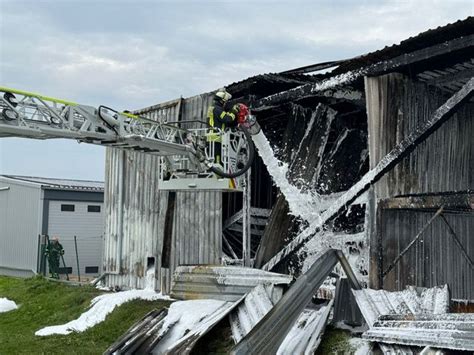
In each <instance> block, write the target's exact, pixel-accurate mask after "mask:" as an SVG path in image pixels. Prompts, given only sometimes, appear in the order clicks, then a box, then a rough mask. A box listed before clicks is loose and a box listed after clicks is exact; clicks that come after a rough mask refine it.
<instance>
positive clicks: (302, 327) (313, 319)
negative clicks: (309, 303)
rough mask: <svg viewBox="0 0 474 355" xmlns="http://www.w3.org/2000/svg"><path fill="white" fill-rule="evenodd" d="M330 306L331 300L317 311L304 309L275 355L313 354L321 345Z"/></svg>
mask: <svg viewBox="0 0 474 355" xmlns="http://www.w3.org/2000/svg"><path fill="white" fill-rule="evenodd" d="M332 305H333V301H332V300H331V301H329V303H328V304H327V305H325V306H322V307H321V308H319V309H310V308H306V309H304V310H303V312H302V313H301V314H300V316H299V317H298V319H297V320H296V323H295V324H294V325H293V327H292V328H291V330H290V332H289V333H288V335H287V336H286V337H285V340H283V343H281V345H280V348H279V349H278V351H277V354H278V355H287V354H304V355H310V354H314V352H315V351H316V349H317V348H318V346H319V343H321V338H322V336H323V332H324V329H325V327H326V324H327V321H328V317H329V313H330V312H331V308H332Z"/></svg>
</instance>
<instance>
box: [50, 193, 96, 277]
mask: <svg viewBox="0 0 474 355" xmlns="http://www.w3.org/2000/svg"><path fill="white" fill-rule="evenodd" d="M103 210H104V206H103V203H97V202H74V201H50V202H49V219H48V234H49V235H50V238H53V237H54V236H58V237H59V239H60V243H61V244H62V245H63V247H64V251H65V255H64V260H65V262H66V265H67V266H68V267H71V268H72V273H73V274H74V275H77V267H76V253H75V250H74V236H76V237H77V249H78V254H79V267H80V272H81V275H85V276H94V275H97V274H99V273H100V265H101V264H102V246H103V235H104V211H103ZM61 266H62V263H61ZM70 271H71V270H70Z"/></svg>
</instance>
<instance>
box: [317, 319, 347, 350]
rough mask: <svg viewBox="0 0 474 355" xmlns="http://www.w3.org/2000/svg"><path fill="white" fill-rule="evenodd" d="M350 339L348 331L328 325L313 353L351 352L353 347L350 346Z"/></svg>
mask: <svg viewBox="0 0 474 355" xmlns="http://www.w3.org/2000/svg"><path fill="white" fill-rule="evenodd" d="M350 339H351V334H350V333H349V332H347V331H344V330H340V329H336V328H334V327H332V326H331V325H328V326H327V327H326V330H325V331H324V334H323V338H322V340H321V344H319V347H318V349H317V350H316V352H315V355H325V354H353V353H354V351H355V349H354V348H353V347H352V346H351V344H350V342H349V340H350Z"/></svg>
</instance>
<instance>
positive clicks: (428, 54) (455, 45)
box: [252, 35, 474, 112]
mask: <svg viewBox="0 0 474 355" xmlns="http://www.w3.org/2000/svg"><path fill="white" fill-rule="evenodd" d="M469 48H474V35H469V36H465V37H460V38H456V39H453V40H451V41H447V42H443V43H440V44H437V45H434V46H431V47H427V48H423V49H419V50H417V51H413V52H411V53H405V54H402V55H399V56H398V57H395V58H392V59H389V60H386V61H382V62H379V63H375V64H372V65H370V66H368V67H364V68H361V69H358V70H355V71H350V72H347V73H343V74H340V75H336V76H334V77H331V78H328V79H326V80H323V81H321V82H319V83H315V84H306V85H302V86H298V87H296V88H293V89H290V90H287V91H283V92H280V93H277V94H274V95H271V96H268V97H264V98H263V99H260V100H259V101H257V103H256V104H255V106H254V107H253V108H252V110H253V111H255V112H257V111H262V110H266V109H268V108H270V107H272V106H275V105H278V104H281V103H282V102H286V101H291V100H296V99H301V98H304V97H308V96H314V95H315V94H316V93H317V92H320V91H324V90H328V89H332V88H335V87H337V86H339V85H343V84H349V83H351V82H354V81H356V80H357V79H359V78H361V77H363V76H377V75H382V74H385V73H388V72H391V71H394V70H396V69H398V68H401V67H404V66H407V65H410V64H414V63H417V62H421V61H424V60H428V59H433V58H435V57H439V56H441V55H445V54H449V53H451V52H454V51H458V50H461V49H469Z"/></svg>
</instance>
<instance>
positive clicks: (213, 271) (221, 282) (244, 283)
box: [171, 265, 293, 301]
mask: <svg viewBox="0 0 474 355" xmlns="http://www.w3.org/2000/svg"><path fill="white" fill-rule="evenodd" d="M292 280H293V277H291V276H288V275H282V274H277V273H273V272H266V271H262V270H259V269H252V268H244V267H236V266H204V265H202V266H180V267H177V268H176V271H175V273H174V274H173V281H172V286H171V295H172V297H174V298H178V299H218V300H226V301H236V300H237V299H239V298H241V297H242V296H243V295H245V294H246V293H247V292H250V291H251V290H252V289H253V288H254V287H255V286H257V285H259V284H262V283H271V284H275V285H287V284H289V283H290V282H291V281H292Z"/></svg>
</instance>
